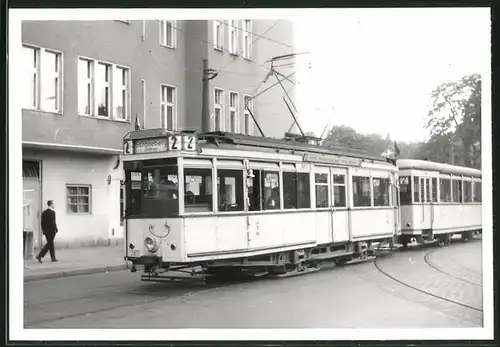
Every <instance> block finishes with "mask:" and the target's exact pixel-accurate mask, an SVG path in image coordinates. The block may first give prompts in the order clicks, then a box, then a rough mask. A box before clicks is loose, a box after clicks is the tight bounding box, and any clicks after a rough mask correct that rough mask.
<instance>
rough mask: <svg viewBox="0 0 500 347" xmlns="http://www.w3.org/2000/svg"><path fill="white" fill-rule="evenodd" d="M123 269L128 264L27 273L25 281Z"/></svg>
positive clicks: (125, 268)
mask: <svg viewBox="0 0 500 347" xmlns="http://www.w3.org/2000/svg"><path fill="white" fill-rule="evenodd" d="M123 270H127V264H122V265H113V266H100V267H95V268H87V269H77V270H67V271H59V272H52V273H46V274H33V275H25V276H24V282H34V281H41V280H47V279H54V278H61V277H73V276H81V275H90V274H97V273H106V272H114V271H123Z"/></svg>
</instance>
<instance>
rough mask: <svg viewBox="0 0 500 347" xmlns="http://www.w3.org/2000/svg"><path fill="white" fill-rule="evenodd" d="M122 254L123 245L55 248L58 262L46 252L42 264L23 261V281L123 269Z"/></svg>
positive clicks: (34, 261) (36, 261) (123, 252)
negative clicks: (51, 258)
mask: <svg viewBox="0 0 500 347" xmlns="http://www.w3.org/2000/svg"><path fill="white" fill-rule="evenodd" d="M124 256H125V250H124V246H123V245H119V246H99V247H82V248H65V249H57V248H56V258H57V259H58V260H59V261H58V262H54V263H53V262H51V261H50V254H47V255H46V256H45V258H43V259H42V261H43V263H42V264H40V263H39V262H38V260H36V259H33V260H27V261H26V262H25V268H24V282H29V281H38V280H42V279H49V278H58V277H67V276H76V275H86V274H91V273H99V272H108V271H118V270H125V269H126V268H127V264H126V262H125V260H124V259H123V258H124ZM129 268H130V265H129Z"/></svg>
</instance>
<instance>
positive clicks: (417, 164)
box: [396, 159, 481, 177]
mask: <svg viewBox="0 0 500 347" xmlns="http://www.w3.org/2000/svg"><path fill="white" fill-rule="evenodd" d="M396 164H397V166H398V168H399V169H400V170H401V169H403V170H404V169H416V170H428V171H438V172H442V173H449V174H455V175H464V176H472V177H481V170H477V169H472V168H469V167H463V166H455V165H450V164H443V163H435V162H432V161H427V160H416V159H398V160H397V161H396Z"/></svg>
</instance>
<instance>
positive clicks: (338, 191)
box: [333, 174, 347, 207]
mask: <svg viewBox="0 0 500 347" xmlns="http://www.w3.org/2000/svg"><path fill="white" fill-rule="evenodd" d="M345 192H346V188H345V175H343V174H334V175H333V205H334V206H335V207H346V206H347V200H346V193H345Z"/></svg>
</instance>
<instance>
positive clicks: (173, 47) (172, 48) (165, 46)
mask: <svg viewBox="0 0 500 347" xmlns="http://www.w3.org/2000/svg"><path fill="white" fill-rule="evenodd" d="M160 46H162V47H164V48H168V49H171V50H174V51H175V49H176V48H177V47H176V46H169V45H164V44H163V43H160Z"/></svg>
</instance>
